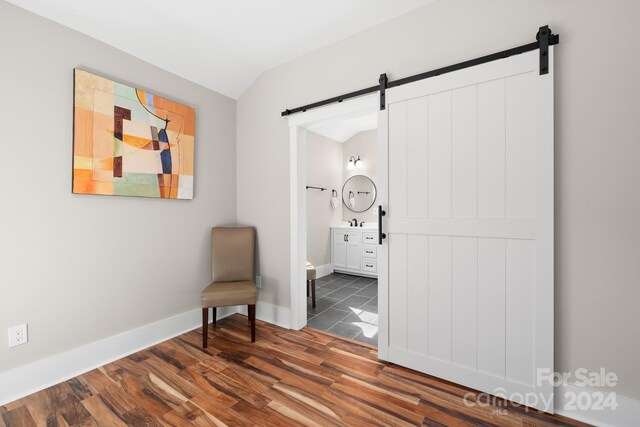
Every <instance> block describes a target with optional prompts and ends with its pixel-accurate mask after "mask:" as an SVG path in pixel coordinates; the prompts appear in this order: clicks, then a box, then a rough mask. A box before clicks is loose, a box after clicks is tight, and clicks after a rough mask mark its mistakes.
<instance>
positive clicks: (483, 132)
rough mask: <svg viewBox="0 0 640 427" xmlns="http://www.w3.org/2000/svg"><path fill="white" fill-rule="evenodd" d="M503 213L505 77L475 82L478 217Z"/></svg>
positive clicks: (495, 215) (498, 216) (502, 216)
mask: <svg viewBox="0 0 640 427" xmlns="http://www.w3.org/2000/svg"><path fill="white" fill-rule="evenodd" d="M504 216H505V81H504V79H499V80H493V81H490V82H485V83H480V84H478V217H479V218H504Z"/></svg>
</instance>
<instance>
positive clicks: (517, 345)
mask: <svg viewBox="0 0 640 427" xmlns="http://www.w3.org/2000/svg"><path fill="white" fill-rule="evenodd" d="M549 55H550V58H549V60H550V61H549V74H546V75H540V73H539V53H538V50H535V51H531V52H528V53H524V54H520V55H516V56H513V57H510V58H506V59H501V60H497V61H493V62H489V63H486V64H482V65H478V66H475V67H470V68H466V69H463V70H459V71H456V72H452V73H448V74H443V75H441V76H438V77H434V78H430V79H425V80H421V81H417V82H414V83H410V84H406V85H403V86H399V87H396V88H392V89H388V90H387V92H386V102H387V106H386V110H383V111H381V112H380V144H381V154H382V156H381V158H382V161H381V165H380V166H381V181H382V182H381V188H380V190H381V201H382V205H383V209H385V210H386V216H385V217H384V222H383V226H384V227H383V228H384V232H385V233H386V234H387V238H386V240H384V241H383V244H382V246H381V247H380V248H379V249H380V253H381V256H380V262H381V264H380V278H379V284H380V333H379V355H380V358H381V359H385V360H389V361H391V362H394V363H397V364H400V365H404V366H407V367H409V368H412V369H416V370H419V371H422V372H426V373H428V374H431V375H434V376H437V377H440V378H444V379H446V380H450V381H453V382H456V383H459V384H463V385H466V386H469V387H471V388H474V389H478V390H481V391H485V392H488V393H493V394H499V395H504V396H506V397H507V398H510V399H512V400H521V398H520V397H519V395H518V394H520V395H524V394H526V393H533V394H530V395H525V396H524V397H525V398H526V399H527V400H526V401H525V402H522V403H526V404H528V405H529V406H534V407H537V408H539V409H543V410H546V411H549V412H553V400H552V396H553V388H552V386H551V384H550V383H548V382H545V383H543V384H538V383H537V374H536V373H537V370H538V369H549V370H550V371H553V48H552V47H550V48H549ZM385 159H386V160H385ZM535 396H537V397H535ZM536 399H537V402H536V401H535V400H536ZM542 399H545V400H547V402H544V401H542ZM548 399H551V402H550V406H549V405H548V403H549V402H548Z"/></svg>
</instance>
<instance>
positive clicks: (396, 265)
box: [387, 233, 407, 349]
mask: <svg viewBox="0 0 640 427" xmlns="http://www.w3.org/2000/svg"><path fill="white" fill-rule="evenodd" d="M387 238H388V239H389V346H391V347H396V348H400V349H406V348H407V235H406V234H400V233H393V234H390V235H389V236H388V237H387Z"/></svg>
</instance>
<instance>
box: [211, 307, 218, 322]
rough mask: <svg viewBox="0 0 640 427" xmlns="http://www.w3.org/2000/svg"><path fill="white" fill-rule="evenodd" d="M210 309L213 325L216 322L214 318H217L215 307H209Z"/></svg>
mask: <svg viewBox="0 0 640 427" xmlns="http://www.w3.org/2000/svg"><path fill="white" fill-rule="evenodd" d="M211 311H213V322H211V323H213V324H214V325H215V324H216V320H217V319H218V314H217V313H216V307H213V308H212V309H211Z"/></svg>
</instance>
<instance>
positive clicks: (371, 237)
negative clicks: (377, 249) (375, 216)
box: [362, 233, 378, 245]
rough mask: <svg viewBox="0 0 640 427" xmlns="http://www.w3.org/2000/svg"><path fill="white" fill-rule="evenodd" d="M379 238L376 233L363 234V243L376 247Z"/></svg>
mask: <svg viewBox="0 0 640 427" xmlns="http://www.w3.org/2000/svg"><path fill="white" fill-rule="evenodd" d="M377 237H378V236H376V233H362V243H364V244H369V245H375V244H376V238H377Z"/></svg>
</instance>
